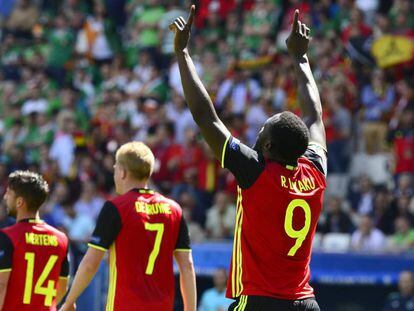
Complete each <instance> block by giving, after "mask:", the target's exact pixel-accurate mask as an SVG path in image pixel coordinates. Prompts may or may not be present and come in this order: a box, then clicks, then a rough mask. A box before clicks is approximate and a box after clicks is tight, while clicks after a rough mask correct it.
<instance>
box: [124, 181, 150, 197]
mask: <svg viewBox="0 0 414 311" xmlns="http://www.w3.org/2000/svg"><path fill="white" fill-rule="evenodd" d="M145 188H148V182H147V181H136V180H128V181H125V184H124V186H123V189H122V190H123V191H122V194H124V193H127V192H128V191H131V190H132V189H145Z"/></svg>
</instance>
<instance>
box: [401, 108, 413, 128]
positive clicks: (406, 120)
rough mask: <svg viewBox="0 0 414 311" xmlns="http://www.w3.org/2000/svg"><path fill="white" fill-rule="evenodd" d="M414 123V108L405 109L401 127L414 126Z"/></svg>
mask: <svg viewBox="0 0 414 311" xmlns="http://www.w3.org/2000/svg"><path fill="white" fill-rule="evenodd" d="M413 124H414V109H405V110H404V113H402V114H401V118H400V127H402V128H412V127H413Z"/></svg>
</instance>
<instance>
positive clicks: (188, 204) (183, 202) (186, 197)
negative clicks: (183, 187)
mask: <svg viewBox="0 0 414 311" xmlns="http://www.w3.org/2000/svg"><path fill="white" fill-rule="evenodd" d="M178 201H179V203H180V206H181V208H182V209H183V210H184V209H185V208H186V209H189V210H190V211H191V210H192V209H193V208H194V207H195V201H194V198H193V197H192V195H191V194H189V193H188V192H183V193H181V195H180V198H179V200H178Z"/></svg>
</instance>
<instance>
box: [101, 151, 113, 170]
mask: <svg viewBox="0 0 414 311" xmlns="http://www.w3.org/2000/svg"><path fill="white" fill-rule="evenodd" d="M103 166H104V168H105V169H107V170H109V171H112V170H113V169H114V157H113V156H112V155H111V154H109V153H108V154H106V155H105V156H104V159H103Z"/></svg>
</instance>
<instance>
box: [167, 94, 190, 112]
mask: <svg viewBox="0 0 414 311" xmlns="http://www.w3.org/2000/svg"><path fill="white" fill-rule="evenodd" d="M171 100H172V103H173V104H174V106H175V108H176V109H178V110H182V109H184V108H185V107H186V105H185V99H184V97H182V96H181V95H180V94H178V93H177V92H176V91H174V92H173V94H172V99H171Z"/></svg>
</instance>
